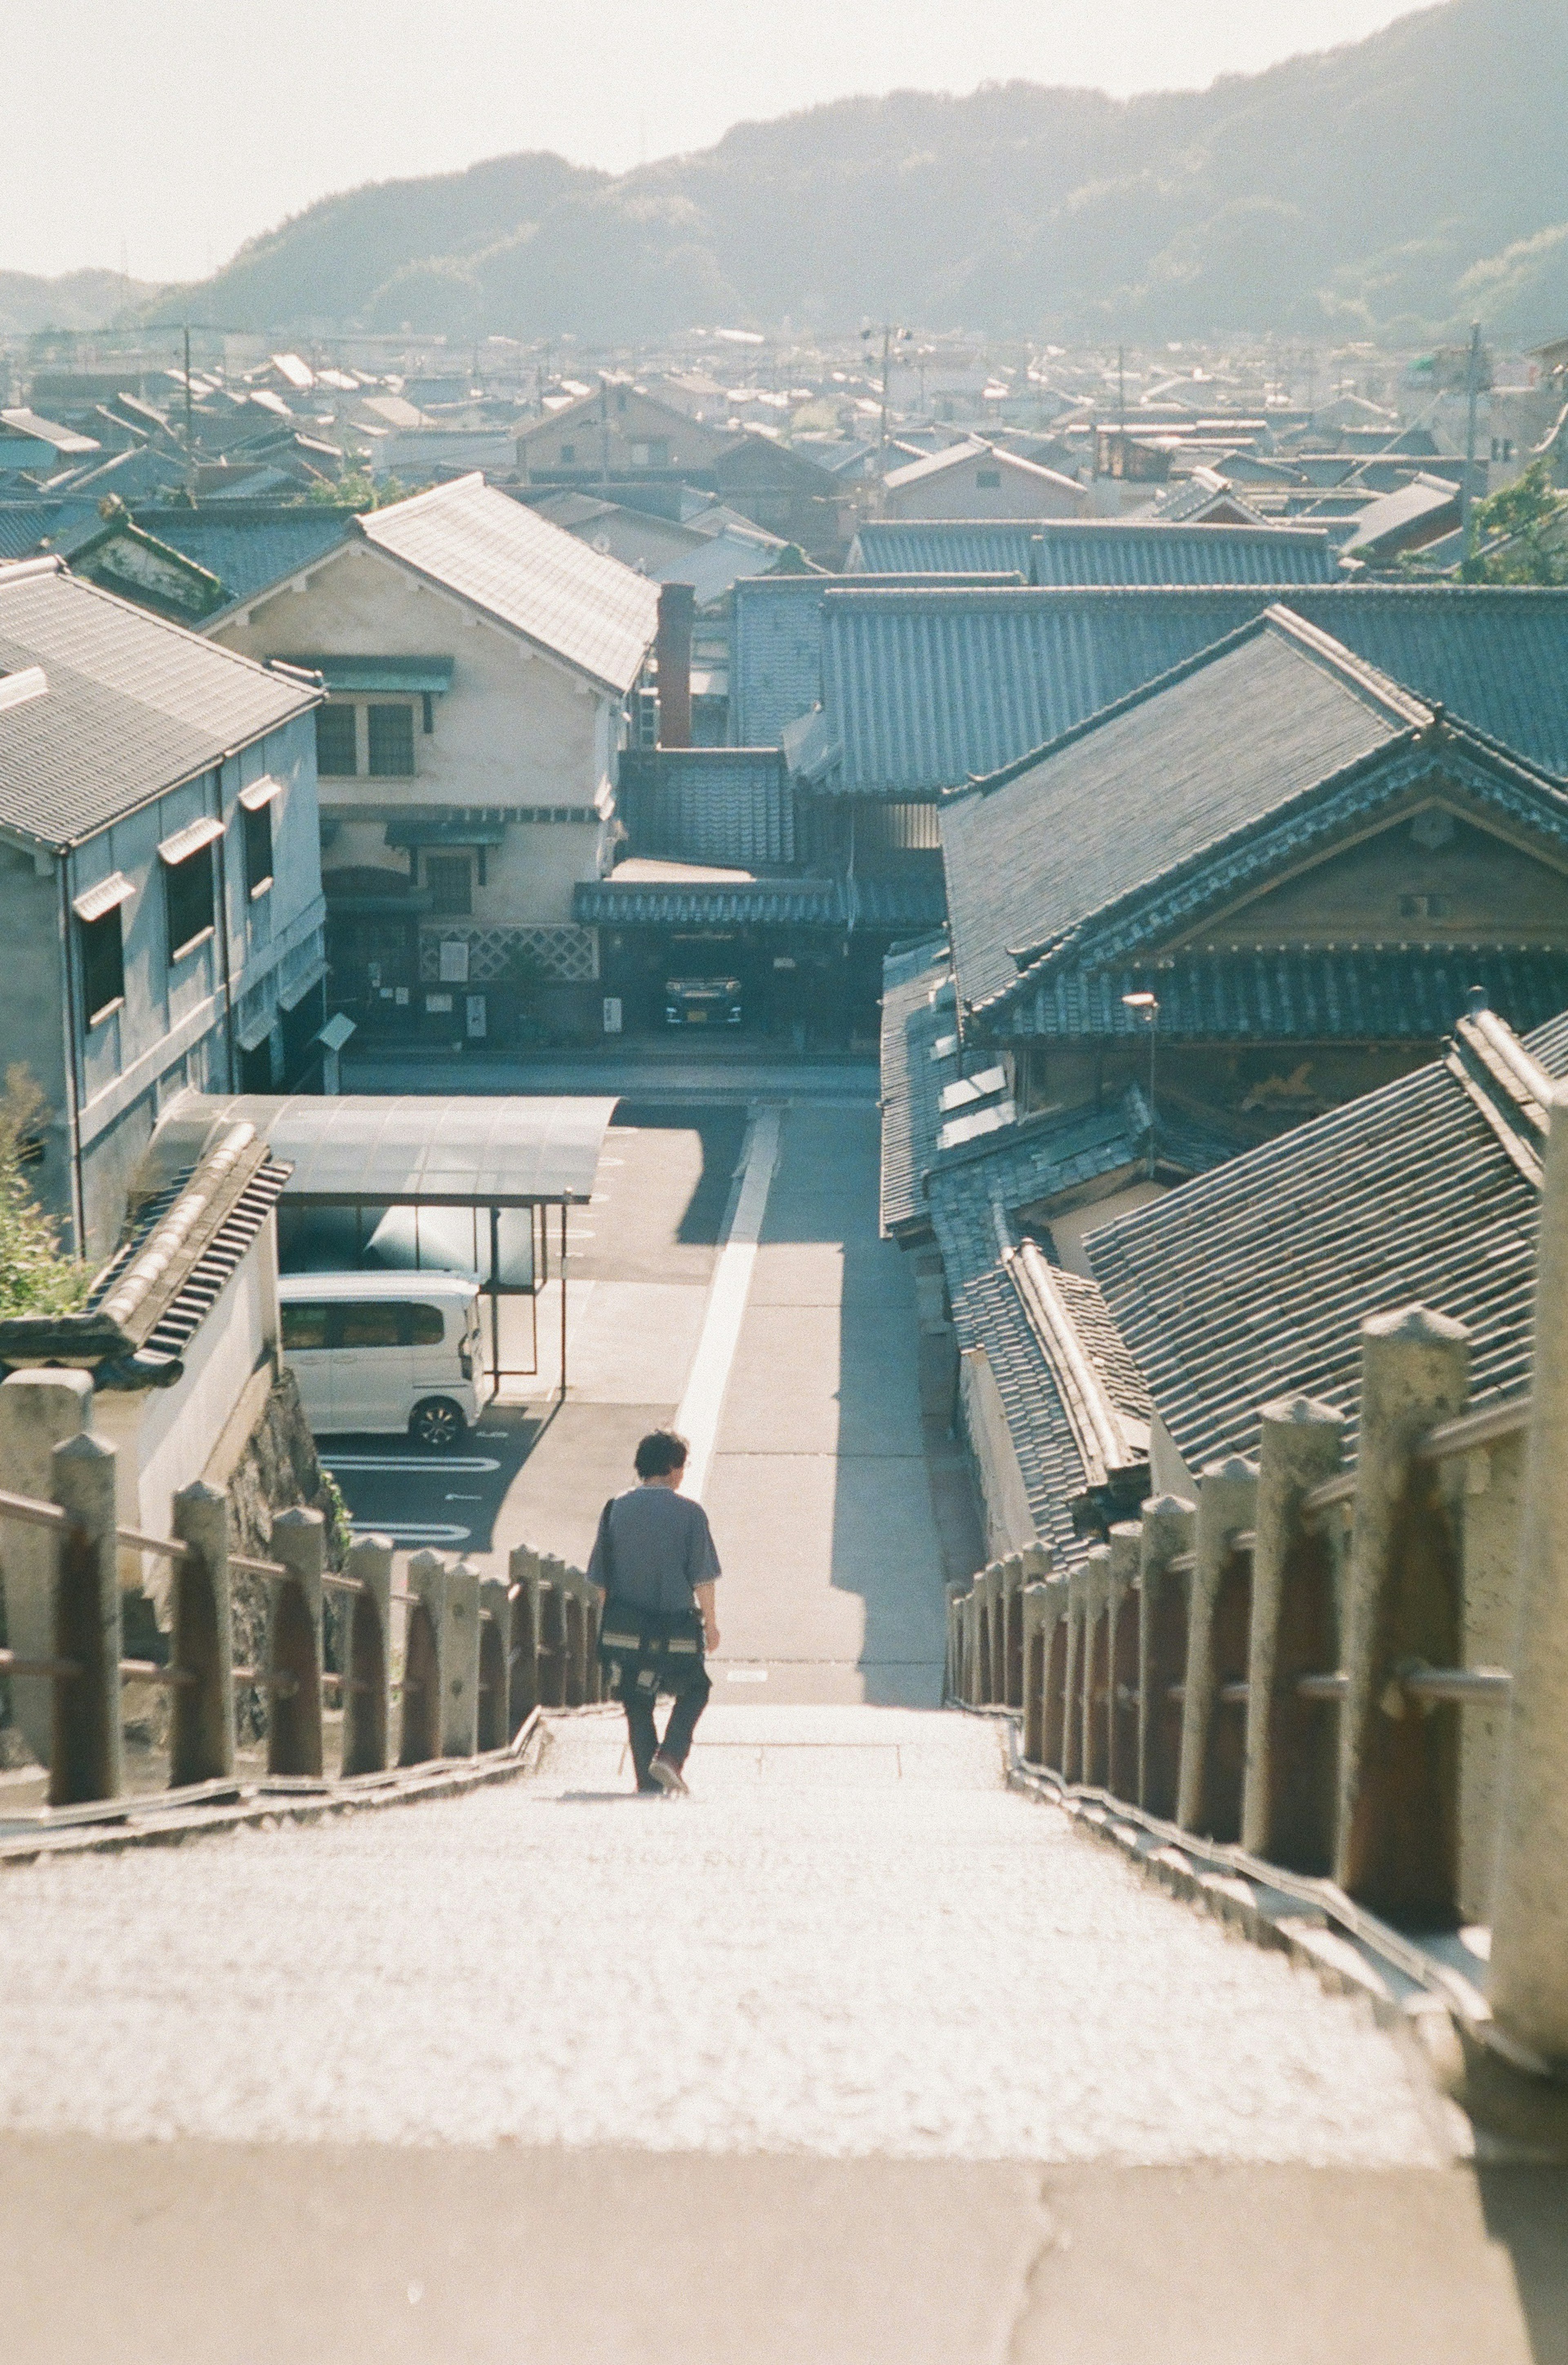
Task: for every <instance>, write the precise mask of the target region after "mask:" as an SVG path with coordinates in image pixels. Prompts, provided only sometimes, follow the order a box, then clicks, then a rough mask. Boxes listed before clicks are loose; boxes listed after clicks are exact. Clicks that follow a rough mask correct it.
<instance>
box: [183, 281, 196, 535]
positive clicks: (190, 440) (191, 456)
mask: <svg viewBox="0 0 1568 2365" xmlns="http://www.w3.org/2000/svg"><path fill="white" fill-rule="evenodd" d="M185 490H186V492H187V493H188V494H189V495H190V497H191V499H192V500H193V501H194V500H195V499H196V438H195V435H194V433H193V432H192V428H191V324H190V322H189V321H188V320H187V321H186V322H185Z"/></svg>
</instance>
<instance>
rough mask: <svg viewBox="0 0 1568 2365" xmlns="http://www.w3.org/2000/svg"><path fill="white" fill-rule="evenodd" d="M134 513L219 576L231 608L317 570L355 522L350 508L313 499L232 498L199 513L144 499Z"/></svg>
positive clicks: (173, 547)
mask: <svg viewBox="0 0 1568 2365" xmlns="http://www.w3.org/2000/svg"><path fill="white" fill-rule="evenodd" d="M132 515H133V517H134V519H135V521H136V523H137V524H138V525H139V526H140V527H141V528H142V530H143V532H147V533H151V534H154V535H156V537H157V539H158V540H159V541H160V542H164V543H167V544H168V545H169V547H170V549H171V550H177V551H180V552H181V553H182V554H183V555H185V557H186V558H190V559H194V560H195V562H196V565H197V566H205V567H206V568H207V573H208V574H209V575H216V576H217V577H218V581H219V583H221V585H222V586H223V590H224V605H225V607H226V608H231V607H238V606H241V605H243V603H244V602H245V601H246V600H253V599H254V598H255V597H256V595H257V594H258V593H259V592H261V591H264V590H265V589H267V588H268V587H269V586H270V585H272V584H274V583H282V582H286V580H287V578H288V577H290V576H291V575H297V574H299V573H300V571H301V570H302V569H303V568H305V567H307V566H314V565H315V564H316V562H317V561H318V559H321V558H324V557H325V556H326V555H327V553H328V552H329V551H330V550H334V549H336V547H337V545H338V544H340V543H341V542H342V541H344V540H345V539H346V537H347V535H348V532H349V529H350V522H351V520H350V513H349V512H348V511H347V510H338V509H330V508H328V507H325V506H322V505H318V504H316V503H314V502H308V501H300V502H297V503H289V502H281V501H279V502H272V501H267V502H262V501H257V502H247V501H244V500H242V499H241V500H233V501H228V500H226V501H224V502H222V503H221V504H219V505H218V506H217V507H208V506H206V505H204V506H202V507H200V508H197V509H194V510H193V509H190V508H188V507H182V506H180V504H178V503H177V502H176V503H168V504H159V505H157V506H153V505H151V504H148V505H144V504H143V503H141V502H140V501H139V502H138V503H137V504H136V506H135V508H134V510H132Z"/></svg>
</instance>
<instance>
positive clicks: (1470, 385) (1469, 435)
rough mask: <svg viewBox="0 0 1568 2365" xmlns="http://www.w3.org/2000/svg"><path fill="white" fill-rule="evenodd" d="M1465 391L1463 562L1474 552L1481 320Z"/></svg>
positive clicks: (1474, 330) (1473, 330)
mask: <svg viewBox="0 0 1568 2365" xmlns="http://www.w3.org/2000/svg"><path fill="white" fill-rule="evenodd" d="M1464 390H1465V394H1466V396H1467V398H1468V402H1467V412H1468V416H1467V419H1466V422H1465V430H1464V482H1463V484H1462V486H1461V487H1460V488H1459V530H1460V532H1461V533H1462V535H1463V536H1464V563H1465V565H1466V566H1469V564H1470V562H1471V560H1472V559H1473V557H1474V555H1475V520H1474V518H1473V515H1472V514H1471V498H1470V488H1471V480H1472V478H1473V476H1474V474H1475V405H1476V400H1477V398H1478V397H1479V395H1480V392H1481V323H1480V321H1479V320H1472V322H1471V324H1470V353H1469V357H1468V359H1467V361H1466V363H1465V369H1464Z"/></svg>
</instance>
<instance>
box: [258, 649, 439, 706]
mask: <svg viewBox="0 0 1568 2365" xmlns="http://www.w3.org/2000/svg"><path fill="white" fill-rule="evenodd" d="M281 662H282V663H283V664H284V665H291V666H298V667H301V668H302V670H303V671H305V672H306V673H319V675H320V677H321V678H322V680H323V681H324V682H325V683H326V685H327V688H328V689H330V690H336V691H337V692H338V693H339V695H340V696H342V697H353V696H355V695H359V696H362V697H374V696H375V695H376V694H377V693H381V694H383V695H390V696H392V697H398V696H401V697H404V698H414V697H418V696H419V695H420V693H421V692H422V693H424V694H425V695H426V696H428V697H434V698H439V697H441V696H442V694H443V693H444V692H445V691H447V690H449V689H451V688H452V671H453V662H454V661H453V659H452V658H451V657H358V656H345V657H334V656H303V657H284V658H283V659H282V660H281Z"/></svg>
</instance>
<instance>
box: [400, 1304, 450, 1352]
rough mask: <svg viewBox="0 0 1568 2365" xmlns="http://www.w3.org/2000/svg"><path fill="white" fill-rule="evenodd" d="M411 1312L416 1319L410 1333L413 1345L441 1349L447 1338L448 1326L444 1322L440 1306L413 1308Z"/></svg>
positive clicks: (410, 1309)
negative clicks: (443, 1340)
mask: <svg viewBox="0 0 1568 2365" xmlns="http://www.w3.org/2000/svg"><path fill="white" fill-rule="evenodd" d="M409 1313H410V1314H411V1315H412V1316H413V1317H414V1320H413V1328H412V1331H411V1332H410V1337H411V1339H412V1343H413V1344H414V1345H415V1346H416V1347H439V1346H440V1345H441V1342H442V1339H444V1338H445V1336H446V1325H445V1323H444V1322H443V1321H442V1317H441V1308H440V1306H410V1307H409Z"/></svg>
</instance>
